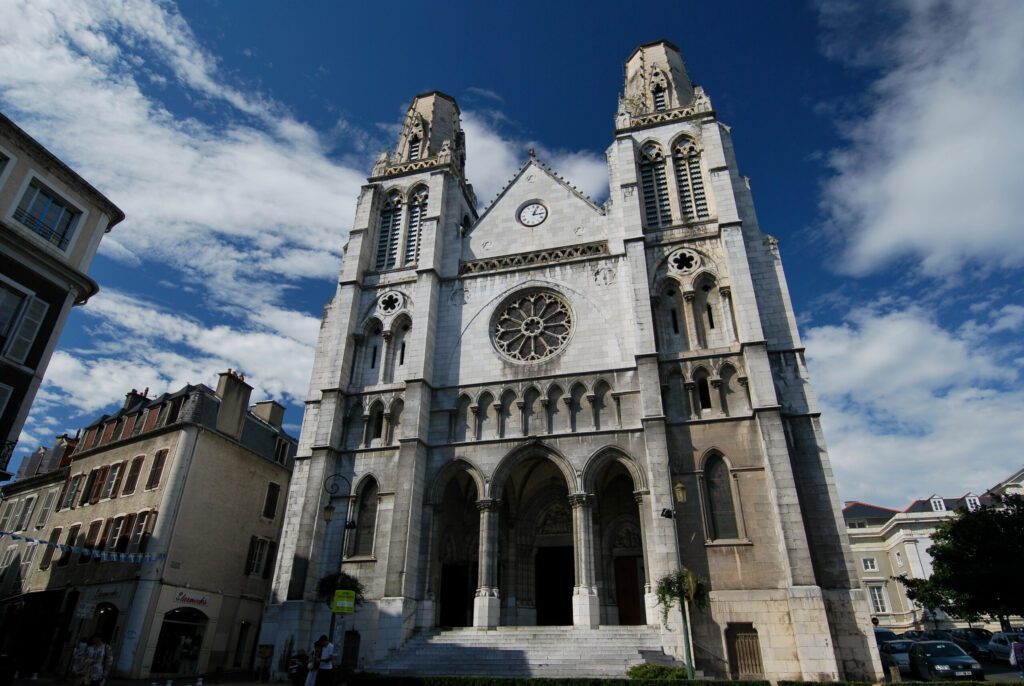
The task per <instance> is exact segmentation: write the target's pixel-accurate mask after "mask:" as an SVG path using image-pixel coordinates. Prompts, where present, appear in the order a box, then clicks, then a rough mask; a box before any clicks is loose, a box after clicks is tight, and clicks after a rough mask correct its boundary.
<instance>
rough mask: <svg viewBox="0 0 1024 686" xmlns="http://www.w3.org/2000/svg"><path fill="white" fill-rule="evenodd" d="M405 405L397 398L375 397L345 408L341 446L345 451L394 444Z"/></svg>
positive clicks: (396, 441) (396, 440)
mask: <svg viewBox="0 0 1024 686" xmlns="http://www.w3.org/2000/svg"><path fill="white" fill-rule="evenodd" d="M404 409H405V402H404V401H403V400H402V398H401V397H400V396H396V397H392V398H388V397H384V396H376V397H373V398H372V399H364V400H359V401H357V402H354V403H353V404H352V406H351V407H350V408H349V411H348V415H347V420H346V421H345V430H344V433H343V434H342V438H341V443H342V445H343V446H345V447H346V448H349V449H358V448H380V447H384V446H391V445H396V444H397V443H398V437H399V428H400V427H401V424H402V411H403V410H404Z"/></svg>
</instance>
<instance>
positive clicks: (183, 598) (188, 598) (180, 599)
mask: <svg viewBox="0 0 1024 686" xmlns="http://www.w3.org/2000/svg"><path fill="white" fill-rule="evenodd" d="M174 601H175V602H177V603H184V604H186V605H197V606H200V607H205V606H206V605H209V604H210V601H209V599H208V598H207V597H206V596H204V595H192V594H191V593H187V592H185V591H178V595H176V596H174Z"/></svg>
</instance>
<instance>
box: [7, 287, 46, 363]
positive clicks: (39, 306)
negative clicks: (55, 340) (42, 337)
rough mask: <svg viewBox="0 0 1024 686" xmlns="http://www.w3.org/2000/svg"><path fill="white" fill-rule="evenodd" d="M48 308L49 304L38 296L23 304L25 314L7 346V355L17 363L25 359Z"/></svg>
mask: <svg viewBox="0 0 1024 686" xmlns="http://www.w3.org/2000/svg"><path fill="white" fill-rule="evenodd" d="M48 309H50V306H49V305H47V304H46V303H45V302H44V301H42V300H40V299H39V298H30V299H29V301H28V304H27V305H26V306H25V314H24V316H22V318H21V323H20V324H18V331H17V332H16V333H15V334H14V336H12V337H11V344H10V345H9V346H7V357H9V358H10V359H12V360H14V361H15V362H18V363H21V362H24V361H25V358H27V357H28V353H29V350H31V349H32V343H33V342H34V341H35V340H36V334H37V333H39V327H41V326H42V325H43V317H45V316H46V311H47V310H48Z"/></svg>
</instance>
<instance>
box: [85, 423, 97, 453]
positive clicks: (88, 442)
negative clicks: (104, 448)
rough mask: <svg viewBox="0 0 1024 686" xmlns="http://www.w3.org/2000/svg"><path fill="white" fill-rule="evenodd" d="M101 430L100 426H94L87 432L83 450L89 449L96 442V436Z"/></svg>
mask: <svg viewBox="0 0 1024 686" xmlns="http://www.w3.org/2000/svg"><path fill="white" fill-rule="evenodd" d="M99 431H100V428H99V427H98V426H94V427H93V428H91V429H89V431H87V432H86V434H85V445H84V446H82V450H88V449H89V448H91V447H92V446H93V445H94V444H95V443H96V436H97V435H98V434H99Z"/></svg>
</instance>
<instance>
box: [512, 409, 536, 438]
mask: <svg viewBox="0 0 1024 686" xmlns="http://www.w3.org/2000/svg"><path fill="white" fill-rule="evenodd" d="M516 409H517V410H519V433H521V434H522V435H524V436H525V435H526V432H527V430H528V429H529V428H530V427H528V426H527V425H526V401H525V400H517V401H516ZM534 421H536V420H534Z"/></svg>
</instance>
